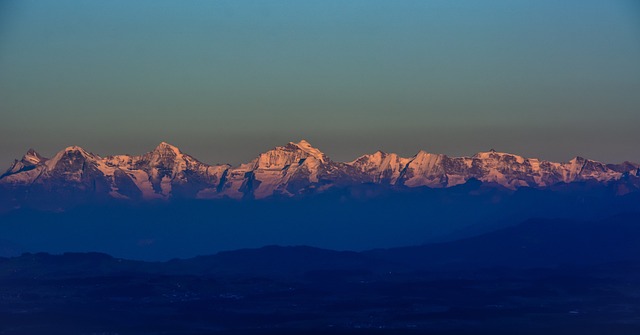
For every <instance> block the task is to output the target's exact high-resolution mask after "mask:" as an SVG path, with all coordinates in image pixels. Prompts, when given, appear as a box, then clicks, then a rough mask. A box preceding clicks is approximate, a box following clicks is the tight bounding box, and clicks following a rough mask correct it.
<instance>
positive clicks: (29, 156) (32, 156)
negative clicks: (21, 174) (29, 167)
mask: <svg viewBox="0 0 640 335" xmlns="http://www.w3.org/2000/svg"><path fill="white" fill-rule="evenodd" d="M44 160H46V158H44V157H43V156H42V155H40V154H39V153H38V152H37V151H35V150H34V149H32V148H30V149H29V150H27V153H26V154H24V156H22V161H23V162H25V163H30V164H34V165H36V164H38V163H40V162H42V161H44Z"/></svg>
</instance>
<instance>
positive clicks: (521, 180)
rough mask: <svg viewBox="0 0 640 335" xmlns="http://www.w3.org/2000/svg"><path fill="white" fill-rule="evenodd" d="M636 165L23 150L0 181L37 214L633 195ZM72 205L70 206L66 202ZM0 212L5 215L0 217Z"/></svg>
mask: <svg viewBox="0 0 640 335" xmlns="http://www.w3.org/2000/svg"><path fill="white" fill-rule="evenodd" d="M639 175H640V165H639V164H636V163H631V162H625V163H623V164H605V163H600V162H597V161H593V160H589V159H585V158H582V157H575V158H573V159H571V160H570V161H569V162H564V163H557V162H549V161H544V160H539V159H536V158H525V157H522V156H518V155H514V154H508V153H502V152H496V151H495V150H491V151H488V152H479V153H477V154H475V155H473V156H471V157H449V156H447V155H444V154H431V153H427V152H425V151H420V152H418V153H417V154H416V155H414V156H412V157H407V158H404V157H400V156H398V155H397V154H393V153H389V154H388V153H384V152H382V151H377V152H375V153H373V154H367V155H363V156H361V157H359V158H357V159H356V160H354V161H352V162H344V163H343V162H335V161H332V160H331V159H330V158H329V157H328V156H327V155H325V154H324V153H323V152H322V151H320V150H319V149H317V148H314V147H313V146H311V144H310V143H309V142H307V141H305V140H302V141H300V142H297V143H295V142H290V143H288V144H287V145H285V146H281V147H276V148H274V149H271V150H269V151H266V152H264V153H262V154H260V155H259V156H258V157H256V158H255V159H253V160H252V161H250V162H248V163H244V164H240V165H239V166H235V167H234V166H231V165H228V164H224V165H208V164H205V163H202V162H200V161H198V160H197V159H196V158H194V157H192V156H190V155H188V154H185V153H183V152H182V151H180V149H178V148H177V147H175V146H172V145H170V144H168V143H165V142H163V143H161V144H160V145H158V146H157V147H156V148H155V149H154V150H153V151H151V152H149V153H146V154H144V155H141V156H129V155H115V156H107V157H101V156H98V155H96V154H92V153H90V152H88V151H86V150H84V149H83V148H80V147H77V146H71V147H68V148H65V149H64V150H62V151H60V152H58V153H57V154H56V155H55V156H54V157H52V158H50V159H47V158H44V157H42V156H41V155H40V154H38V153H37V152H35V151H34V150H32V149H30V150H29V151H28V152H27V154H25V155H24V157H22V159H20V160H16V161H15V162H14V163H13V165H12V166H11V167H10V168H9V169H8V170H7V171H6V172H5V173H4V174H3V175H2V176H1V177H0V185H1V186H2V187H3V191H4V192H5V193H9V194H10V195H9V197H15V198H14V199H12V200H13V201H15V204H14V206H16V207H19V206H22V205H23V204H24V205H27V206H29V205H32V206H35V207H37V206H38V205H39V204H38V201H39V200H37V198H36V199H34V198H33V197H32V194H37V196H36V197H45V198H46V197H47V195H46V194H47V193H48V194H49V196H50V197H51V198H52V200H53V199H56V198H57V197H58V195H59V194H68V195H70V196H72V195H78V194H82V195H83V197H82V198H83V199H86V198H85V197H87V196H88V197H94V198H97V199H110V198H111V199H122V200H132V201H140V200H154V199H162V200H170V199H222V198H231V199H265V198H270V197H296V196H302V195H310V194H320V193H323V192H326V191H329V190H336V189H341V188H347V187H356V186H359V185H380V186H384V187H388V188H389V192H393V191H392V189H394V188H397V189H404V188H419V187H427V188H448V187H453V186H456V185H461V184H465V183H467V182H468V181H469V180H478V181H479V182H481V183H482V184H483V185H487V186H495V187H497V188H505V189H507V190H512V191H515V190H517V189H519V188H535V189H550V188H557V187H561V186H562V185H567V184H572V183H580V182H582V183H585V182H586V183H592V184H601V185H602V186H609V187H614V186H612V185H616V186H615V187H617V189H618V190H617V194H618V195H622V194H625V193H629V192H635V191H636V190H637V189H638V185H640V182H639V180H640V179H639ZM69 205H73V201H69ZM6 207H7V206H6V204H5V210H7V209H9V208H6Z"/></svg>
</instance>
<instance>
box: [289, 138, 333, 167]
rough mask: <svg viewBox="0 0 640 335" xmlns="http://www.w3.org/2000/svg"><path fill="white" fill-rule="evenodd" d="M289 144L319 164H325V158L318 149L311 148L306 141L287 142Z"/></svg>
mask: <svg viewBox="0 0 640 335" xmlns="http://www.w3.org/2000/svg"><path fill="white" fill-rule="evenodd" d="M289 144H290V145H294V146H296V147H298V148H299V149H300V150H302V151H304V152H306V153H307V154H309V155H310V156H313V157H315V158H317V159H318V160H320V161H321V162H325V161H326V160H327V156H326V155H325V154H324V153H323V152H322V151H320V150H319V149H317V148H315V147H313V146H312V145H311V143H309V142H308V141H307V140H304V139H302V140H300V142H297V143H295V142H289Z"/></svg>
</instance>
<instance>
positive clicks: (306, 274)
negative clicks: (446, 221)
mask: <svg viewBox="0 0 640 335" xmlns="http://www.w3.org/2000/svg"><path fill="white" fill-rule="evenodd" d="M639 218H640V217H639V216H638V215H620V216H616V217H612V218H609V219H607V220H602V221H594V222H565V221H551V220H540V221H536V220H532V221H528V222H525V223H523V224H521V225H519V226H516V227H510V228H507V229H503V230H499V231H496V232H493V233H488V234H485V235H481V236H478V237H474V238H469V239H465V240H460V241H455V242H448V243H442V244H432V245H426V246H421V247H412V248H399V249H386V250H374V251H369V252H338V251H330V250H322V249H315V248H309V247H265V248H260V249H245V250H238V251H233V252H223V253H219V254H216V255H213V256H200V257H196V258H191V259H184V260H172V261H168V262H162V263H154V262H141V261H129V260H123V259H118V258H113V257H110V256H108V255H104V254H97V253H82V254H80V253H67V254H64V255H49V254H44V253H41V254H24V255H22V256H19V257H14V258H1V259H0V334H209V333H211V334H298V333H304V334H640V243H639V242H640V220H639Z"/></svg>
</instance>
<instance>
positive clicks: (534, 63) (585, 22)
mask: <svg viewBox="0 0 640 335" xmlns="http://www.w3.org/2000/svg"><path fill="white" fill-rule="evenodd" d="M0 113H1V114H0V165H2V164H4V165H6V166H7V167H8V165H9V164H10V162H11V161H12V159H13V158H17V157H20V156H22V154H23V153H24V152H25V151H26V150H27V149H28V148H29V147H33V148H35V149H36V150H39V151H41V152H42V153H43V154H45V155H49V156H50V155H52V154H53V153H54V152H55V151H56V150H59V149H61V148H64V147H66V146H69V145H80V146H82V147H85V148H86V149H88V150H90V151H93V152H95V153H98V154H101V155H107V154H116V153H130V154H139V153H142V152H145V151H148V150H151V149H152V148H153V147H155V145H156V144H157V143H159V142H160V141H167V142H170V143H173V144H175V145H177V146H178V147H180V148H181V149H183V151H185V152H188V153H190V154H192V155H194V156H196V157H197V158H199V159H201V160H203V161H204V162H207V163H218V162H229V163H232V164H236V163H239V162H245V161H248V160H250V159H252V158H253V157H254V156H255V155H256V154H257V153H259V152H261V151H265V150H267V149H269V148H271V147H273V146H276V145H281V144H284V143H286V142H288V141H297V140H299V139H301V138H305V139H307V140H309V141H310V142H311V143H312V144H313V145H315V146H316V147H319V148H320V149H322V150H323V151H324V152H325V153H327V154H328V155H329V156H330V157H332V158H333V159H334V160H341V161H344V160H351V159H354V158H355V157H356V156H358V155H359V154H363V153H367V152H373V151H375V150H377V149H382V150H385V151H390V152H397V153H399V154H402V155H405V156H410V155H413V154H415V153H416V152H417V151H418V150H419V149H424V150H426V151H430V152H436V153H446V154H450V155H472V154H474V153H475V152H478V151H483V150H489V149H491V148H495V149H496V150H500V151H507V152H513V153H519V154H522V155H525V156H533V157H541V158H544V159H553V160H560V161H566V160H569V159H571V158H572V157H573V156H576V155H582V156H586V157H589V158H593V159H597V160H602V161H606V162H620V161H624V160H632V161H636V162H638V161H640V130H639V128H640V127H639V126H640V5H639V4H638V2H637V1H634V0H628V1H616V0H609V1H601V0H598V1H592V0H580V1H557V0H553V1H552V0H532V1H518V0H504V1H477V0H460V1H450V0H443V1H425V0H418V1H390V0H388V1H379V0H353V1H345V0H339V1H332V0H322V1H303V0H291V1H279V0H272V1H264V0H256V1H242V0H231V1H222V0H211V1H160V0H153V1H144V0H140V1H117V0H115V1H114V0H110V1H66V0H56V1H28V0H27V1H2V0H0ZM2 162H4V163H2Z"/></svg>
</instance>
